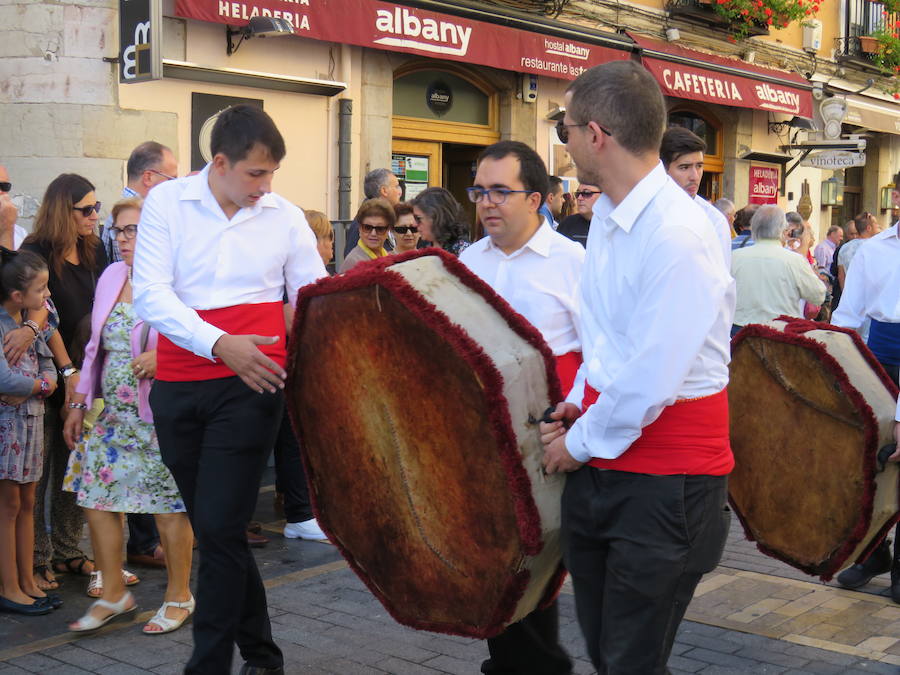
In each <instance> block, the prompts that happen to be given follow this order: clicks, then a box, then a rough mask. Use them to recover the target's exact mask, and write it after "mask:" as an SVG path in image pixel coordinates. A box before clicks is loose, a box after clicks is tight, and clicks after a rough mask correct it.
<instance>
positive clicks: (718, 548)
mask: <svg viewBox="0 0 900 675" xmlns="http://www.w3.org/2000/svg"><path fill="white" fill-rule="evenodd" d="M726 493H727V477H725V476H684V475H678V476H651V475H647V474H636V473H626V472H622V471H604V470H601V469H596V468H593V467H590V466H585V467H583V468H581V469H579V470H578V471H575V472H574V473H571V474H569V476H568V478H567V481H566V488H565V492H564V493H563V501H562V537H563V539H562V543H563V557H564V560H565V563H566V567H567V568H568V570H569V573H570V574H571V575H572V584H573V588H574V590H575V606H576V610H577V614H578V623H579V624H580V626H581V630H582V632H583V633H584V637H585V640H586V642H587V649H588V654H589V655H590V658H591V661H592V662H593V664H594V667H596V668H597V672H598V674H599V675H613V674H614V675H623V674H626V673H634V674H635V675H654V674H656V673H666V672H668V671H667V668H666V663H667V661H668V660H669V654H670V652H671V650H672V643H673V641H674V639H675V631H676V630H677V629H678V625H679V624H680V623H681V620H682V618H683V617H684V613H685V611H686V609H687V606H688V603H689V602H690V600H691V597H693V594H694V589H695V588H696V586H697V583H698V582H699V581H700V577H701V576H702V575H703V574H704V573H706V572H710V571H712V570H713V569H715V566H716V565H717V564H718V562H719V559H720V558H721V556H722V550H723V549H724V547H725V539H726V537H727V535H728V527H729V524H730V521H731V515H730V512H729V511H728V509H727V507H726Z"/></svg>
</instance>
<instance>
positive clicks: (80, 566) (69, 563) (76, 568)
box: [53, 555, 94, 577]
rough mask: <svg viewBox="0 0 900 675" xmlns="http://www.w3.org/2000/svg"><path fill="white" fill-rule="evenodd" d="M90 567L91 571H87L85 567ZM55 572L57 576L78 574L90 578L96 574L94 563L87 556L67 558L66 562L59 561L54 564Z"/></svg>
mask: <svg viewBox="0 0 900 675" xmlns="http://www.w3.org/2000/svg"><path fill="white" fill-rule="evenodd" d="M88 564H89V565H90V566H91V569H87V570H86V569H85V565H88ZM53 571H54V572H56V573H57V574H66V573H67V572H70V573H72V574H78V575H80V576H83V577H87V576H90V575H91V574H93V573H94V561H93V560H91V559H90V558H88V557H87V556H85V555H82V556H78V557H76V558H66V559H65V560H57V561H56V562H54V563H53Z"/></svg>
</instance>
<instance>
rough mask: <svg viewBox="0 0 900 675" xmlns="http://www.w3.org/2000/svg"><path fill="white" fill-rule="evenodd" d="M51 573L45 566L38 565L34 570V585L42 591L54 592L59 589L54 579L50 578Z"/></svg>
mask: <svg viewBox="0 0 900 675" xmlns="http://www.w3.org/2000/svg"><path fill="white" fill-rule="evenodd" d="M52 574H53V572H52V571H50V568H49V567H48V566H47V565H38V566H37V567H35V568H34V583H35V584H37V587H38V588H40V589H41V590H42V591H55V590H56V589H57V588H59V582H58V581H57V580H56V577H53V578H51V576H52Z"/></svg>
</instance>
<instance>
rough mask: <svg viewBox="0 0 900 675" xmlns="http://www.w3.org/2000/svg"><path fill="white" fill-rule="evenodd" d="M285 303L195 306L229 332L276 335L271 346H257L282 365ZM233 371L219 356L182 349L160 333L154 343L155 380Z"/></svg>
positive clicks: (208, 377) (188, 378) (200, 377)
mask: <svg viewBox="0 0 900 675" xmlns="http://www.w3.org/2000/svg"><path fill="white" fill-rule="evenodd" d="M283 307H284V305H283V303H281V302H262V303H258V304H252V305H234V306H232V307H220V308H218V309H198V310H197V314H199V315H200V318H201V319H203V320H204V321H206V322H207V323H210V324H212V325H213V326H215V327H216V328H221V329H222V330H224V331H225V332H226V333H228V334H229V335H264V336H269V335H277V336H278V338H279V340H278V342H276V343H275V344H274V345H260V346H259V349H260V351H261V352H262V353H263V354H265V355H266V356H268V357H269V358H270V359H272V360H273V361H275V363H277V364H278V365H280V366H281V367H282V368H284V367H285V364H286V363H287V345H286V343H285V342H286V341H285V330H284V309H283ZM233 376H234V371H233V370H231V368H229V367H228V366H226V365H225V364H224V363H223V362H222V359H216V360H215V361H210V360H209V359H206V358H204V357H202V356H197V355H196V354H194V353H193V352H189V351H188V350H186V349H182V348H181V347H179V346H178V345H176V344H175V343H174V342H172V341H171V340H169V339H168V338H167V337H166V336H165V335H162V334H161V333H160V336H159V343H158V344H157V346H156V379H157V380H162V381H164V382H195V381H197V380H218V379H221V378H223V377H233Z"/></svg>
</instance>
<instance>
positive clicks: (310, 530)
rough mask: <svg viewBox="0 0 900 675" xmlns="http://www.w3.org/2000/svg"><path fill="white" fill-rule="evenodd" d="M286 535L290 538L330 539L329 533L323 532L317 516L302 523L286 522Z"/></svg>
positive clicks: (308, 539)
mask: <svg viewBox="0 0 900 675" xmlns="http://www.w3.org/2000/svg"><path fill="white" fill-rule="evenodd" d="M284 536H285V537H287V538H288V539H306V540H307V541H328V535H326V534H325V533H324V532H322V530H321V528H319V523H317V522H316V519H315V518H310V519H309V520H304V521H303V522H302V523H285V526H284Z"/></svg>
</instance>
